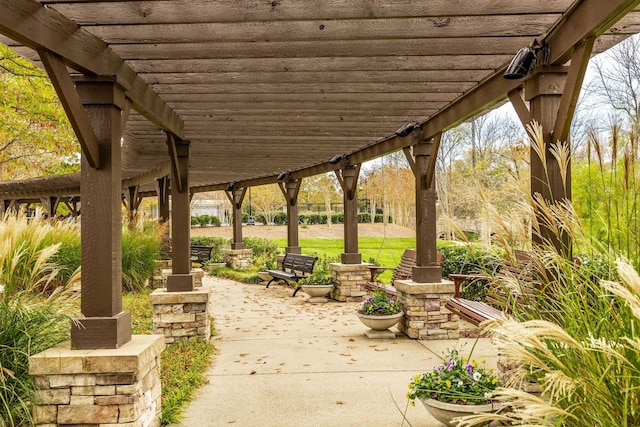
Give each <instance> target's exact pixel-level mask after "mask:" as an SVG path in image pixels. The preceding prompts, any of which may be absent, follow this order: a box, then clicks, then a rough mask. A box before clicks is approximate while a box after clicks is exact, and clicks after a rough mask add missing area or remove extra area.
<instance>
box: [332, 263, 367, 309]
mask: <svg viewBox="0 0 640 427" xmlns="http://www.w3.org/2000/svg"><path fill="white" fill-rule="evenodd" d="M329 269H330V270H331V277H332V278H333V280H334V282H335V285H334V287H333V291H332V292H331V298H333V299H334V300H336V301H342V302H345V301H346V302H351V301H362V298H363V297H364V296H365V295H367V292H366V291H365V290H364V285H366V284H367V282H368V281H369V277H370V273H369V267H368V264H341V263H331V264H330V265H329Z"/></svg>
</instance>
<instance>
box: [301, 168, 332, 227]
mask: <svg viewBox="0 0 640 427" xmlns="http://www.w3.org/2000/svg"><path fill="white" fill-rule="evenodd" d="M338 188H339V184H338V181H337V179H336V177H335V175H334V174H333V173H325V174H321V175H315V176H310V177H307V178H305V179H303V180H302V184H301V187H300V196H301V197H302V198H303V199H304V200H305V201H307V202H310V203H324V206H325V212H326V214H327V224H328V225H329V226H331V221H330V220H329V219H330V218H331V216H332V210H331V203H333V202H337V201H339V200H341V199H340V196H339V194H340V193H339V192H338Z"/></svg>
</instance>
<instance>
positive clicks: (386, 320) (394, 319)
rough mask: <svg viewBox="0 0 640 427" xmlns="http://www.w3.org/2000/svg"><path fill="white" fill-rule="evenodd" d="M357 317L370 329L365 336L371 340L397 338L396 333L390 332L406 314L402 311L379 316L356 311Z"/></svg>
mask: <svg viewBox="0 0 640 427" xmlns="http://www.w3.org/2000/svg"><path fill="white" fill-rule="evenodd" d="M356 315H357V316H358V319H360V321H361V322H362V323H364V325H365V326H367V327H369V328H370V329H369V330H368V331H367V332H365V335H367V336H368V337H369V338H395V337H396V334H395V332H392V331H390V330H389V328H390V327H392V326H393V325H395V324H396V323H398V321H399V320H400V318H401V317H402V316H403V315H404V312H402V311H401V312H400V313H396V314H383V315H380V316H378V315H374V314H363V313H361V312H359V311H356Z"/></svg>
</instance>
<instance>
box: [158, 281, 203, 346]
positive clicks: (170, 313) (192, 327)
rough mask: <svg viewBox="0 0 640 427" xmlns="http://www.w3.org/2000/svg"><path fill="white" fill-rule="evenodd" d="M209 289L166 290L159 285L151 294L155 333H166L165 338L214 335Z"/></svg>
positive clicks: (167, 341)
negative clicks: (212, 332) (210, 314)
mask: <svg viewBox="0 0 640 427" xmlns="http://www.w3.org/2000/svg"><path fill="white" fill-rule="evenodd" d="M209 293H210V289H205V290H203V289H199V290H194V291H190V292H167V291H166V290H165V289H156V290H155V291H153V293H152V294H151V295H150V296H149V299H150V300H151V304H153V333H154V334H160V335H163V336H164V342H165V343H167V344H170V343H173V342H175V341H178V340H181V339H199V340H208V339H209V338H211V317H210V316H209Z"/></svg>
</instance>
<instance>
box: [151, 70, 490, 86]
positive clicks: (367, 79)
mask: <svg viewBox="0 0 640 427" xmlns="http://www.w3.org/2000/svg"><path fill="white" fill-rule="evenodd" d="M486 71H487V70H456V72H455V73H451V72H450V71H449V70H442V71H436V70H406V71H326V72H313V71H299V72H288V71H284V70H281V71H276V72H260V71H258V72H206V73H205V72H199V73H194V72H191V73H187V74H185V73H146V74H141V77H142V78H143V79H144V80H145V81H146V82H147V83H148V84H151V85H155V84H163V85H172V84H180V83H184V82H185V79H187V78H188V79H189V82H190V83H193V84H255V83H285V84H291V83H320V82H322V83H387V82H427V81H428V82H458V81H460V82H478V81H479V80H481V79H482V78H484V76H485V74H486Z"/></svg>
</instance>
